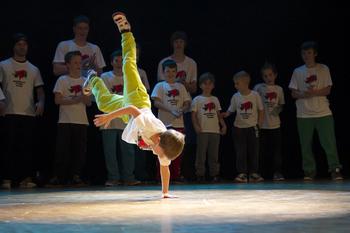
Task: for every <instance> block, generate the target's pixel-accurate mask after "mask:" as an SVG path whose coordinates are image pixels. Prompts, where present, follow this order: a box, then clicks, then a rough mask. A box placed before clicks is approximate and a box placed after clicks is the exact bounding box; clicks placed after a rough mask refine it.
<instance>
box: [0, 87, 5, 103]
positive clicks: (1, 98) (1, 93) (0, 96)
mask: <svg viewBox="0 0 350 233" xmlns="http://www.w3.org/2000/svg"><path fill="white" fill-rule="evenodd" d="M4 99H5V96H4V93H3V92H2V90H1V88H0V100H4Z"/></svg>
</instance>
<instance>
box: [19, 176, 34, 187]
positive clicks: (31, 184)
mask: <svg viewBox="0 0 350 233" xmlns="http://www.w3.org/2000/svg"><path fill="white" fill-rule="evenodd" d="M36 186H37V185H36V184H35V183H34V182H33V181H32V178H30V177H27V178H25V179H24V180H22V181H21V183H19V187H20V188H35V187H36Z"/></svg>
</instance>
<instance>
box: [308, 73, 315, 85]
mask: <svg viewBox="0 0 350 233" xmlns="http://www.w3.org/2000/svg"><path fill="white" fill-rule="evenodd" d="M316 81H317V75H316V74H313V75H310V76H309V77H307V78H306V80H305V83H307V84H311V83H313V82H316Z"/></svg>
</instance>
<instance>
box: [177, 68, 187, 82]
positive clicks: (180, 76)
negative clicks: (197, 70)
mask: <svg viewBox="0 0 350 233" xmlns="http://www.w3.org/2000/svg"><path fill="white" fill-rule="evenodd" d="M186 77H187V73H186V71H184V70H181V71H179V72H177V74H176V78H177V79H179V80H180V81H185V80H186Z"/></svg>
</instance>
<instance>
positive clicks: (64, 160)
mask: <svg viewBox="0 0 350 233" xmlns="http://www.w3.org/2000/svg"><path fill="white" fill-rule="evenodd" d="M86 138H87V125H80V124H68V123H62V124H58V126H57V139H56V155H55V162H54V175H55V176H57V177H58V178H59V179H61V180H66V179H70V178H71V177H72V176H73V175H78V176H81V174H82V169H83V167H84V165H85V160H86V140H87V139H86Z"/></svg>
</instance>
